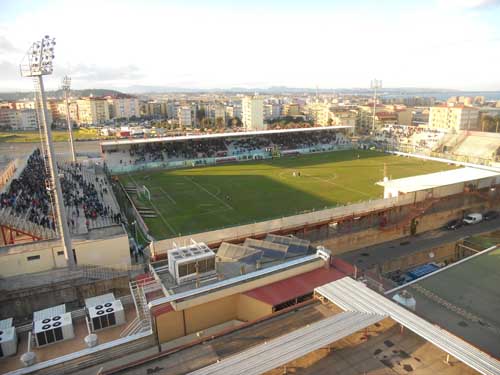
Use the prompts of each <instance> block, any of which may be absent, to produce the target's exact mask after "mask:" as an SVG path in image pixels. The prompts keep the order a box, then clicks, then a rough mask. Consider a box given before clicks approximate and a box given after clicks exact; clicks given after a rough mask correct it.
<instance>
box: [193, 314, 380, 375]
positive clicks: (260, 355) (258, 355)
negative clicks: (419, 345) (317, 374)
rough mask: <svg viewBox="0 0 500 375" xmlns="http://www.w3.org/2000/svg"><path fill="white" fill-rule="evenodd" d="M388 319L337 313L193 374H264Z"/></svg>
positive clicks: (370, 315) (377, 316)
mask: <svg viewBox="0 0 500 375" xmlns="http://www.w3.org/2000/svg"><path fill="white" fill-rule="evenodd" d="M384 318H385V317H384V316H381V315H375V314H365V313H361V312H352V311H350V312H343V313H340V314H336V315H333V316H331V317H328V318H326V319H323V320H320V321H319V322H316V323H313V324H309V325H307V326H306V327H303V328H300V329H298V330H295V331H293V332H290V333H288V334H286V335H283V336H280V337H277V338H275V339H273V340H271V341H268V342H265V343H264V344H261V345H257V346H255V347H253V348H250V349H247V350H245V351H243V352H241V353H238V354H236V355H234V356H231V357H228V358H226V359H223V360H222V361H219V362H216V363H214V364H212V365H210V366H206V367H203V368H201V369H199V370H196V371H193V372H190V373H189V374H191V375H215V374H218V375H224V374H228V375H243V374H245V375H258V374H263V373H266V372H267V371H271V370H272V369H275V368H277V367H279V366H283V365H284V364H287V363H288V362H291V361H293V360H295V359H297V358H300V357H303V356H304V355H306V354H309V353H311V352H313V351H315V350H318V349H321V348H323V347H325V346H327V345H329V344H331V343H332V342H336V341H339V340H341V339H343V338H344V337H347V336H350V335H352V334H353V333H355V332H357V331H360V330H362V329H363V328H366V327H369V326H371V325H373V324H375V323H377V322H379V321H381V320H383V319H384Z"/></svg>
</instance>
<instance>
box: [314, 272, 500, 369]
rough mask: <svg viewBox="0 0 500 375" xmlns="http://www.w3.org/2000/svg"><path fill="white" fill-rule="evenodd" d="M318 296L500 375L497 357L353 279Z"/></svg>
mask: <svg viewBox="0 0 500 375" xmlns="http://www.w3.org/2000/svg"><path fill="white" fill-rule="evenodd" d="M315 292H316V293H318V294H320V295H322V296H323V297H324V298H326V299H327V300H329V301H330V302H332V303H334V304H335V305H337V306H339V307H340V308H342V309H343V310H345V311H356V312H364V313H368V314H379V315H382V316H389V317H390V318H391V319H392V320H394V321H396V322H398V323H399V324H401V325H402V326H404V327H406V328H408V329H410V330H411V331H413V332H415V333H416V334H417V335H419V336H421V337H422V338H424V339H425V340H427V341H429V342H430V343H431V344H433V345H435V346H437V347H438V348H440V349H441V350H443V351H445V352H446V353H448V354H450V355H452V356H453V357H455V358H456V359H458V360H460V361H461V362H463V363H465V364H466V365H467V366H469V367H471V368H473V369H474V370H476V371H478V372H479V373H481V374H485V375H497V374H500V362H499V361H498V360H497V359H495V358H494V357H492V356H490V355H488V354H487V353H485V352H483V351H482V350H480V349H478V348H476V347H475V346H473V345H471V344H469V343H468V342H466V341H465V340H463V339H462V338H460V337H457V336H455V335H453V334H451V333H449V332H448V331H447V330H445V329H443V328H441V327H439V326H438V325H436V324H433V323H430V322H428V321H427V320H425V319H423V318H421V317H420V316H418V315H416V314H415V313H413V312H411V311H410V310H407V309H406V308H404V307H403V306H401V305H399V304H397V303H396V302H393V301H391V300H390V299H388V298H386V297H384V296H382V295H380V294H378V293H377V292H375V291H373V290H371V289H369V288H368V287H367V286H366V285H365V284H363V283H361V282H358V281H355V280H353V279H351V278H350V277H344V278H343V279H340V280H337V281H334V282H331V283H330V284H327V285H323V286H321V287H319V288H316V289H315Z"/></svg>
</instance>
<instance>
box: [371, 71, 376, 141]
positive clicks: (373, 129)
mask: <svg viewBox="0 0 500 375" xmlns="http://www.w3.org/2000/svg"><path fill="white" fill-rule="evenodd" d="M373 89H374V91H373V121H372V132H374V131H375V111H376V109H377V82H376V81H375V83H374V85H373Z"/></svg>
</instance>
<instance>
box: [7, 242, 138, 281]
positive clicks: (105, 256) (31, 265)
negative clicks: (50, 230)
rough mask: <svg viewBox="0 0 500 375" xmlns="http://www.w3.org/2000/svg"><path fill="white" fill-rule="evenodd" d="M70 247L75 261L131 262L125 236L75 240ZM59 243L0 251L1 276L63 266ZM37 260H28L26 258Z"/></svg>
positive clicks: (107, 264) (99, 263)
mask: <svg viewBox="0 0 500 375" xmlns="http://www.w3.org/2000/svg"><path fill="white" fill-rule="evenodd" d="M73 246H74V249H75V252H76V258H77V262H78V264H91V265H100V266H109V267H112V266H117V265H122V266H123V265H130V262H131V261H130V252H129V244H128V238H127V236H126V235H125V234H124V235H121V236H114V237H112V238H107V239H102V240H75V241H74V242H73ZM61 251H62V247H61V246H60V242H59V241H58V240H57V241H56V240H54V241H40V242H34V243H30V244H25V245H19V246H11V247H9V248H5V249H3V250H2V252H0V277H9V276H14V275H21V274H27V273H33V272H41V271H47V270H50V269H53V268H57V267H65V266H66V261H65V259H64V254H62V255H58V252H61ZM37 255H39V256H40V259H36V260H31V261H28V257H31V256H37Z"/></svg>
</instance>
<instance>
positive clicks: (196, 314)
mask: <svg viewBox="0 0 500 375" xmlns="http://www.w3.org/2000/svg"><path fill="white" fill-rule="evenodd" d="M237 311H238V295H237V294H236V295H232V296H228V297H225V298H220V299H218V300H215V301H211V302H208V303H204V304H202V305H198V306H195V307H192V308H189V309H186V310H184V316H185V319H186V331H187V334H190V333H195V332H198V331H201V330H203V329H206V328H209V327H212V326H215V325H218V324H221V323H225V322H227V321H230V320H234V319H237Z"/></svg>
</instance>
